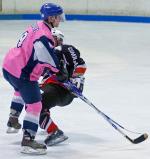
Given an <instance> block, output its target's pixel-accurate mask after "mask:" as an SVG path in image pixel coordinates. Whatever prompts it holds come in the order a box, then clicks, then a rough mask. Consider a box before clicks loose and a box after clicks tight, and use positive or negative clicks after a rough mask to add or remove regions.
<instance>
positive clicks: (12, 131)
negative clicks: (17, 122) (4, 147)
mask: <svg viewBox="0 0 150 159" xmlns="http://www.w3.org/2000/svg"><path fill="white" fill-rule="evenodd" d="M19 130H20V129H15V128H12V127H8V129H7V131H6V133H8V134H13V133H18V132H19Z"/></svg>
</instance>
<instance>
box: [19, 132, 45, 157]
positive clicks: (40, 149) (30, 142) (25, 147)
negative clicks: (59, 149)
mask: <svg viewBox="0 0 150 159" xmlns="http://www.w3.org/2000/svg"><path fill="white" fill-rule="evenodd" d="M28 134H29V133H28ZM28 134H27V135H26V134H25V135H24V137H23V139H22V142H21V146H22V150H21V153H24V154H31V155H44V154H46V149H47V147H46V145H45V144H41V143H38V142H37V141H35V140H34V137H31V136H30V135H28Z"/></svg>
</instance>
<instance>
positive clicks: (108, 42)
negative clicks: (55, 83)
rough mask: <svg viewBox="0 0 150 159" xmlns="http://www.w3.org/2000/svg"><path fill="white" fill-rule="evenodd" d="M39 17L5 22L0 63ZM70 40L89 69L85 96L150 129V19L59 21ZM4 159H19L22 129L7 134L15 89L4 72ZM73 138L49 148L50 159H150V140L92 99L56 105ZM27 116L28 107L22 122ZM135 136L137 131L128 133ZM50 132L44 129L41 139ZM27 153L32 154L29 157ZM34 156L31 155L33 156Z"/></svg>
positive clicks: (0, 28) (0, 91)
mask: <svg viewBox="0 0 150 159" xmlns="http://www.w3.org/2000/svg"><path fill="white" fill-rule="evenodd" d="M32 23H34V21H15V20H12V21H0V65H1V64H2V59H3V57H4V55H5V54H6V52H7V51H8V49H9V48H10V47H13V46H14V45H16V42H17V40H18V38H19V37H20V35H21V33H23V32H24V31H25V29H26V27H27V26H28V25H29V24H32ZM60 29H61V30H62V31H63V32H64V34H65V38H66V39H65V42H66V43H69V44H73V45H75V46H76V47H77V48H78V49H79V50H80V51H81V54H82V57H83V58H84V59H85V60H86V63H87V66H88V70H87V73H86V82H85V89H84V95H85V96H86V97H87V98H88V99H89V100H91V101H92V102H93V103H94V104H95V106H96V107H98V108H99V109H100V110H102V111H103V112H104V113H106V114H107V115H108V116H110V117H112V118H113V119H114V120H116V121H117V122H119V123H121V124H122V125H123V126H124V127H126V128H128V129H131V130H135V131H138V132H142V133H144V132H147V133H150V24H136V23H110V22H82V21H69V22H65V23H63V24H62V25H61V26H60ZM0 84H1V88H0V105H1V109H0V158H1V159H4V158H5V159H10V158H11V159H16V158H20V159H22V158H24V157H26V156H27V155H23V154H21V153H20V142H21V138H22V132H21V131H20V132H19V133H18V134H11V135H10V134H6V123H7V119H8V114H9V105H10V101H11V96H12V94H13V90H12V88H11V87H10V86H9V85H8V83H7V82H6V81H5V80H4V79H3V78H2V73H1V72H0ZM51 114H52V117H53V119H54V121H55V122H56V123H58V125H59V127H60V128H61V129H62V130H63V131H64V132H65V133H66V135H68V136H69V140H67V141H66V142H64V143H63V144H60V145H58V146H53V147H49V148H48V153H47V155H46V156H38V158H43V157H44V158H45V159H46V158H48V159H58V158H59V159H60V158H61V159H77V158H81V159H112V158H113V159H133V158H136V159H149V156H150V141H149V139H148V140H147V141H145V142H143V143H141V144H138V145H133V144H131V143H129V142H128V141H127V140H126V139H125V138H124V137H123V136H122V135H120V134H119V133H118V132H117V131H116V130H115V129H114V128H113V127H111V126H110V125H109V124H108V123H107V122H106V121H105V120H104V119H103V118H102V117H101V116H100V115H98V114H97V113H96V112H95V111H94V110H93V109H92V108H90V107H89V106H88V105H87V104H85V103H84V102H82V101H80V100H79V99H76V100H75V101H74V102H73V103H72V104H71V105H70V106H68V107H64V108H60V107H56V108H54V109H52V113H51ZM23 117H24V111H23V113H22V115H21V118H20V122H21V123H22V119H23ZM127 134H128V135H129V136H130V137H131V138H136V137H137V135H134V134H130V133H127ZM45 137H46V135H45V134H44V133H43V131H42V130H40V129H39V131H38V134H37V140H39V141H41V142H42V141H43V140H44V139H45ZM27 157H28V156H27ZM32 158H35V157H34V156H30V159H32Z"/></svg>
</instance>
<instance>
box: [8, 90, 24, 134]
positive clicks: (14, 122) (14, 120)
mask: <svg viewBox="0 0 150 159" xmlns="http://www.w3.org/2000/svg"><path fill="white" fill-rule="evenodd" d="M23 107H24V101H23V99H22V97H21V95H20V93H19V92H17V91H15V93H14V96H13V99H12V101H11V107H10V114H9V119H8V122H7V126H8V129H7V133H17V132H18V131H19V129H21V124H20V123H19V120H18V118H19V116H20V114H21V112H22V109H23Z"/></svg>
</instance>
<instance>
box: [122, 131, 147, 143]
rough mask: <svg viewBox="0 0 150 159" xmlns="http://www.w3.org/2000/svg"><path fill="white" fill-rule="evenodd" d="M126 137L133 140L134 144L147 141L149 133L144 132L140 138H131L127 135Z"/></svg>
mask: <svg viewBox="0 0 150 159" xmlns="http://www.w3.org/2000/svg"><path fill="white" fill-rule="evenodd" d="M125 137H126V139H128V140H129V141H130V142H132V143H133V144H139V143H141V142H143V141H145V140H146V139H147V138H148V134H146V133H145V134H142V135H141V136H139V137H138V138H136V139H134V140H132V139H131V138H129V137H128V136H127V135H126V136H125Z"/></svg>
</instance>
